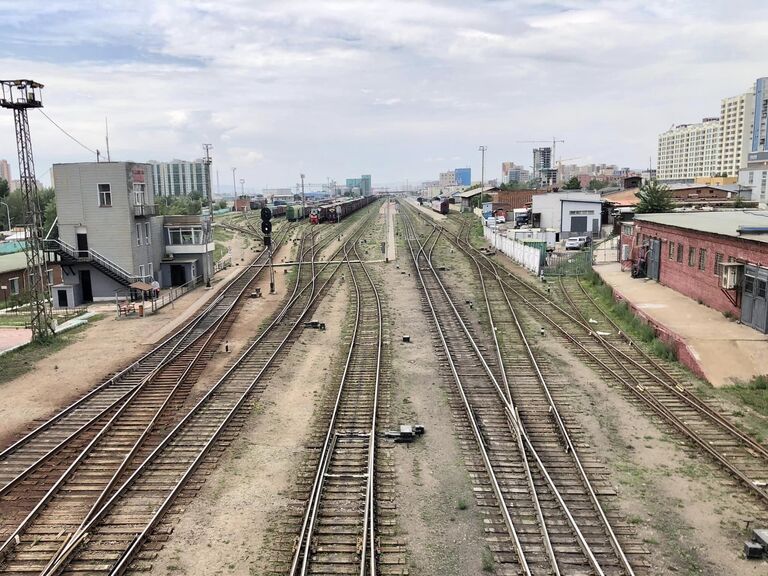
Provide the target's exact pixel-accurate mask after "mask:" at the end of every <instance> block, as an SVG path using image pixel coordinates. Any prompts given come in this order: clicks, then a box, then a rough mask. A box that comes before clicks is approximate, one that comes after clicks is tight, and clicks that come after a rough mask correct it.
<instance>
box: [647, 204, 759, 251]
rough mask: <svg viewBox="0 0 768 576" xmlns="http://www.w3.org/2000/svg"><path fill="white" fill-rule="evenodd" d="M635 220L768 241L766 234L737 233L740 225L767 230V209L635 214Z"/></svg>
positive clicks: (756, 240)
mask: <svg viewBox="0 0 768 576" xmlns="http://www.w3.org/2000/svg"><path fill="white" fill-rule="evenodd" d="M635 220H637V221H640V222H653V223H656V224H662V225H664V226H674V227H676V228H684V229H686V230H696V231H698V232H708V233H710V234H718V235H720V236H730V237H732V238H742V239H744V240H752V241H754V242H764V243H768V233H766V234H739V232H738V230H739V227H740V226H750V227H765V228H766V230H768V210H724V211H713V212H666V213H664V214H635Z"/></svg>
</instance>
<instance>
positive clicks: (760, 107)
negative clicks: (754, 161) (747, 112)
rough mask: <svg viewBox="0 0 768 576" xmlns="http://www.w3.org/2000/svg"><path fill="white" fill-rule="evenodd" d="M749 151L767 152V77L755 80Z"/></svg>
mask: <svg viewBox="0 0 768 576" xmlns="http://www.w3.org/2000/svg"><path fill="white" fill-rule="evenodd" d="M751 152H768V78H758V79H757V81H756V82H755V104H754V111H753V116H752V149H751Z"/></svg>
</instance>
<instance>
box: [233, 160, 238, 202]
mask: <svg viewBox="0 0 768 576" xmlns="http://www.w3.org/2000/svg"><path fill="white" fill-rule="evenodd" d="M235 172H237V168H232V195H233V196H234V197H235V200H237V182H236V181H235Z"/></svg>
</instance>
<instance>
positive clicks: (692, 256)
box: [688, 246, 696, 266]
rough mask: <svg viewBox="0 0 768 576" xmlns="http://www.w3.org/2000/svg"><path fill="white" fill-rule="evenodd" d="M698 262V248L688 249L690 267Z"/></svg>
mask: <svg viewBox="0 0 768 576" xmlns="http://www.w3.org/2000/svg"><path fill="white" fill-rule="evenodd" d="M695 260H696V248H694V247H693V246H689V247H688V266H693V265H694V263H695Z"/></svg>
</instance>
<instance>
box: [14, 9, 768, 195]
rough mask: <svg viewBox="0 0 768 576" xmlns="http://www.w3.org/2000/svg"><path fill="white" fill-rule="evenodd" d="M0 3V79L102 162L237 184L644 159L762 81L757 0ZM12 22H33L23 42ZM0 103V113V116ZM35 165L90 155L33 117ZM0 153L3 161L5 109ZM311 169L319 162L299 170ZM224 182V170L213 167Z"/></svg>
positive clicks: (767, 18) (766, 17)
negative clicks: (32, 95)
mask: <svg viewBox="0 0 768 576" xmlns="http://www.w3.org/2000/svg"><path fill="white" fill-rule="evenodd" d="M26 4H28V5H21V4H18V3H16V2H10V1H8V0H0V13H3V15H4V18H3V20H4V45H3V46H0V69H2V70H3V71H4V72H3V76H7V77H32V78H34V79H36V80H39V81H41V82H43V83H45V84H46V88H45V90H44V93H43V98H44V102H45V106H46V112H47V113H48V114H49V115H50V116H51V117H52V118H54V119H55V120H56V121H57V122H59V123H60V124H61V125H62V126H64V127H65V128H66V129H67V130H68V131H70V132H72V133H73V134H74V135H75V136H76V137H77V138H79V139H80V140H82V141H83V142H84V143H86V144H87V145H88V146H89V147H92V148H96V147H98V148H103V145H102V143H103V141H104V117H105V116H108V117H109V123H110V144H111V147H112V156H113V158H120V159H133V160H147V159H150V158H153V159H160V160H161V159H171V158H196V157H199V156H200V155H201V144H202V143H203V142H210V143H212V144H213V145H214V154H213V155H214V166H215V167H216V168H218V169H219V170H220V171H222V173H225V172H227V171H229V170H231V167H233V166H237V167H238V177H240V176H241V175H242V177H244V178H246V180H247V181H248V182H249V187H253V188H258V187H259V186H260V185H264V184H270V185H272V186H274V185H278V184H279V183H284V184H291V183H293V182H294V181H295V180H296V178H297V174H298V173H299V172H301V171H305V172H306V173H307V174H309V175H310V180H311V181H324V179H325V178H326V177H327V176H331V177H332V178H335V179H337V180H342V179H344V178H345V177H350V176H355V175H357V174H361V173H371V174H373V177H374V182H375V181H376V180H379V181H387V182H392V181H396V180H405V179H406V178H409V179H411V180H417V179H419V178H424V179H432V178H435V177H436V174H437V171H440V170H445V169H449V168H452V167H455V166H454V164H455V165H456V166H463V165H466V164H471V165H472V166H473V167H474V168H475V170H476V171H479V161H480V158H479V153H477V152H476V150H477V146H478V145H479V144H481V143H483V144H486V145H488V147H489V149H488V153H487V154H486V169H487V172H488V173H489V174H491V175H493V174H494V173H495V171H497V170H498V169H499V168H498V166H499V163H500V162H501V161H503V160H514V161H517V162H519V163H522V164H529V163H530V159H529V156H530V145H527V144H517V141H518V140H528V139H540V138H550V137H551V136H552V135H557V136H558V137H561V138H563V139H565V140H566V143H565V144H564V145H561V146H558V153H561V152H562V155H563V157H576V156H589V157H592V158H594V159H595V161H605V162H615V163H618V164H621V165H630V166H644V165H646V164H647V158H648V156H649V155H654V156H655V148H656V136H657V134H658V132H660V131H662V130H664V129H666V128H667V127H668V126H669V124H671V123H673V122H685V121H695V120H697V119H698V118H700V117H702V116H708V115H712V114H716V113H717V110H718V109H719V99H720V98H721V97H724V96H729V95H733V94H737V93H739V92H740V91H743V90H745V89H746V88H747V87H748V86H749V85H750V83H751V82H753V81H754V79H755V78H756V77H758V76H764V75H767V74H768V66H766V64H765V61H764V31H765V29H766V28H767V27H768V6H767V5H766V4H765V3H763V2H758V1H757V0H753V1H741V0H740V1H737V2H728V3H726V2H724V1H721V0H718V1H713V2H706V3H701V2H693V1H692V0H675V1H672V0H647V1H641V0H621V1H617V0H554V2H551V3H548V4H543V3H541V2H538V1H536V0H516V1H497V2H485V3H467V2H464V1H460V0H444V1H437V0H422V1H407V0H260V1H259V2H253V1H252V0H228V1H227V2H215V1H214V0H183V1H182V0H157V1H153V0H136V1H133V2H130V3H129V2H125V1H118V0H113V1H111V2H109V3H108V6H107V9H103V8H102V4H103V3H102V2H97V0H88V1H82V0H81V1H80V2H75V1H74V0H47V1H46V2H30V3H26ZM29 29H35V30H36V31H37V33H36V34H35V35H34V38H33V39H32V40H30V36H29V34H28V30H29ZM0 112H1V111H0ZM31 121H32V130H33V142H34V147H35V157H36V160H37V162H38V172H44V171H47V168H48V167H49V166H50V164H51V163H53V162H63V161H76V160H84V159H89V155H88V153H87V152H86V151H85V150H83V149H82V148H79V147H78V146H77V145H76V144H74V143H73V142H71V141H70V140H68V139H67V138H66V137H65V136H64V135H63V134H61V133H60V132H59V131H58V130H57V129H56V128H54V127H53V126H51V125H50V124H49V123H48V122H47V121H46V120H45V119H44V118H42V117H41V116H39V115H37V114H33V115H32V117H31ZM0 157H6V158H9V159H11V158H15V141H14V139H13V133H12V122H11V118H10V115H9V114H0ZM311 174H317V175H318V176H315V177H314V178H313V177H311ZM222 180H223V181H227V179H226V178H222Z"/></svg>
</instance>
